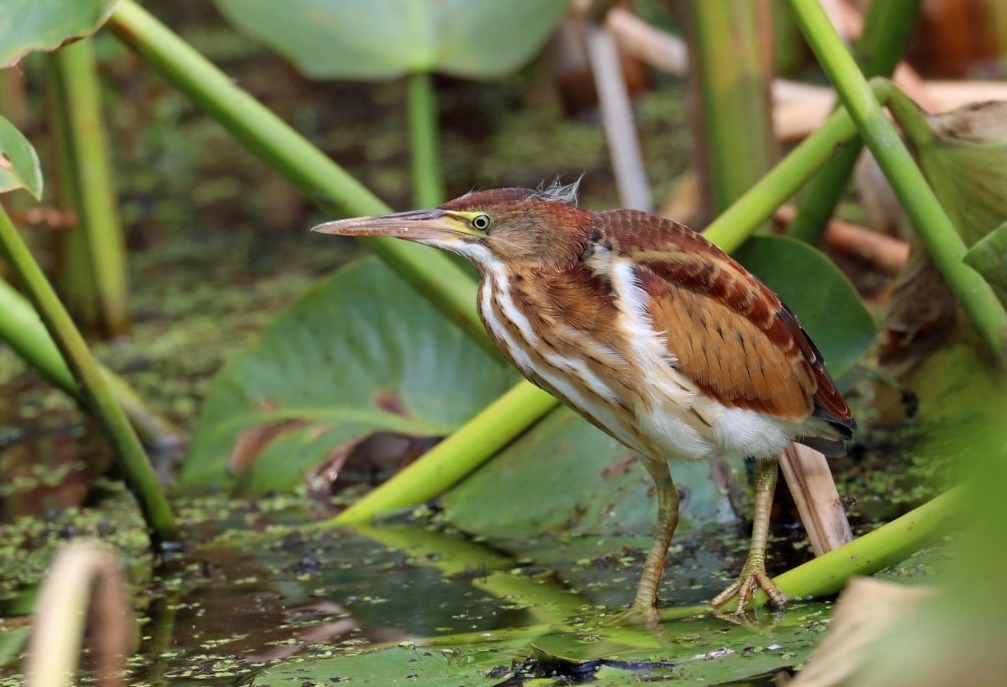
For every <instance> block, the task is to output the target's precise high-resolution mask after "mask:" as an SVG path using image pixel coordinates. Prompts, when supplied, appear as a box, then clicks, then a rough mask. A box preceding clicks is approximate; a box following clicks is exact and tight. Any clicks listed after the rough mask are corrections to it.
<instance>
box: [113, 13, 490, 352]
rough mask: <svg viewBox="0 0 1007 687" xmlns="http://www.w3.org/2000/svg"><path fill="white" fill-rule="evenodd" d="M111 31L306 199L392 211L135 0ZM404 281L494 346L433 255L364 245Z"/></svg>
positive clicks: (449, 270) (461, 275)
mask: <svg viewBox="0 0 1007 687" xmlns="http://www.w3.org/2000/svg"><path fill="white" fill-rule="evenodd" d="M108 26H109V28H110V29H111V30H112V32H113V33H115V35H116V37H118V38H119V40H121V41H122V42H123V43H124V44H125V45H127V46H128V47H129V48H130V49H132V50H134V51H135V52H136V53H137V54H138V55H140V57H142V58H143V59H144V60H145V61H146V62H147V63H148V64H149V65H150V66H151V67H153V68H154V70H155V71H157V72H158V73H159V74H160V75H161V76H162V77H163V78H164V79H165V80H167V81H168V82H169V83H171V84H172V85H173V86H174V87H175V88H177V89H178V90H180V91H181V92H182V93H184V94H185V95H187V96H188V97H189V98H191V99H192V100H193V102H195V103H196V105H198V106H199V107H200V108H202V109H203V110H204V111H205V112H207V113H208V114H209V115H210V116H212V117H214V118H215V119H216V120H217V121H219V122H220V123H221V124H222V125H223V126H224V127H225V128H226V129H227V130H228V131H230V132H231V133H232V134H233V135H234V136H235V138H237V139H238V140H239V141H241V142H242V143H244V144H245V145H246V146H247V147H248V148H249V149H250V150H251V151H252V152H254V153H255V154H256V155H258V156H259V157H261V158H262V159H263V160H265V161H266V162H267V163H268V164H269V165H270V166H271V167H272V168H273V169H275V170H276V171H278V172H279V173H280V174H282V175H283V176H285V177H286V178H287V179H288V180H289V181H290V182H291V183H293V184H294V185H295V186H297V187H298V188H300V189H301V190H302V191H303V192H304V193H305V194H306V195H307V197H308V198H311V199H312V200H313V201H315V202H317V203H319V204H321V205H323V206H325V207H328V208H332V207H333V206H337V207H339V208H341V209H342V210H343V211H344V212H345V213H347V214H349V215H371V214H383V213H386V212H388V211H389V208H388V206H387V205H385V204H384V203H382V202H381V201H380V200H379V199H378V198H377V197H375V196H374V195H373V194H372V193H371V192H370V191H368V190H367V189H366V188H365V187H364V186H363V185H361V184H360V182H358V181H357V180H356V179H354V178H353V177H352V176H350V175H349V174H348V173H347V172H346V171H345V170H343V169H342V168H341V167H339V165H337V164H336V163H335V162H333V161H332V160H330V159H329V158H328V157H326V156H325V154H323V153H322V152H321V151H320V150H318V148H316V147H315V146H314V145H312V144H311V143H310V142H309V141H308V140H307V139H305V138H304V137H303V136H301V134H299V133H297V132H296V131H294V129H292V128H291V127H290V126H289V125H288V124H286V123H285V122H283V121H282V120H281V119H280V118H279V117H277V116H276V115H275V114H273V113H272V112H270V111H269V110H268V109H267V108H266V107H264V106H263V105H262V103H260V102H258V101H257V100H255V99H254V98H253V97H252V96H250V95H248V93H246V92H245V91H243V90H241V89H240V88H238V87H237V86H236V85H235V84H234V82H233V81H232V80H231V78H230V77H228V76H227V75H226V74H224V73H223V72H221V71H220V70H219V69H217V68H216V67H215V66H213V64H211V63H210V62H209V61H208V60H207V59H206V58H204V57H203V56H202V55H200V54H199V53H197V52H196V51H195V50H193V49H192V48H191V47H190V46H189V45H188V44H187V43H186V42H185V41H183V40H182V39H181V38H179V37H178V36H176V35H175V34H174V33H172V32H171V30H170V29H168V28H167V27H166V26H164V25H163V24H162V23H160V22H159V21H157V19H155V18H154V17H152V16H151V15H150V14H149V13H148V12H147V11H146V10H144V9H143V8H142V7H140V6H139V5H137V4H136V3H135V2H134V1H133V0H121V1H120V2H119V4H118V5H116V8H115V11H114V12H113V13H112V16H111V17H110V18H109V21H108ZM362 241H363V242H364V245H366V246H367V248H368V249H370V250H371V251H373V252H374V253H375V254H377V255H378V256H379V257H380V258H381V259H382V260H384V261H385V262H386V263H387V264H388V265H389V266H390V267H391V268H392V269H393V270H395V271H396V272H397V273H398V274H399V275H400V276H402V278H404V279H405V280H406V281H408V282H409V283H410V284H412V285H413V286H414V287H415V288H416V289H417V290H418V291H420V292H421V293H423V294H424V295H426V296H427V297H428V298H430V300H431V302H433V303H434V304H435V305H436V306H437V307H438V308H440V309H441V310H442V311H443V312H445V313H446V314H447V315H448V316H449V317H451V318H452V319H454V320H455V321H457V322H458V323H459V324H460V325H461V326H462V328H463V329H464V330H465V331H466V332H468V333H469V334H470V335H471V336H472V337H473V338H474V339H476V340H477V341H479V342H480V343H481V344H482V345H484V346H485V347H486V349H487V350H493V351H495V349H494V348H493V344H492V343H491V342H490V340H489V337H488V336H487V335H486V332H485V330H484V329H483V326H482V323H481V322H480V321H479V316H478V314H477V312H476V296H475V293H476V292H475V284H474V282H473V281H472V279H471V278H470V277H469V276H468V275H467V274H466V273H465V271H464V270H462V269H461V268H460V267H459V266H457V265H455V264H454V263H452V262H451V260H450V259H449V258H448V256H447V255H445V254H443V253H440V252H438V251H437V250H436V249H433V248H427V247H425V246H420V245H417V244H414V243H409V242H406V241H399V240H396V239H388V238H371V239H362Z"/></svg>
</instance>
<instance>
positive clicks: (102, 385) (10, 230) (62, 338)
mask: <svg viewBox="0 0 1007 687" xmlns="http://www.w3.org/2000/svg"><path fill="white" fill-rule="evenodd" d="M0 253H2V255H3V257H4V258H5V259H6V260H7V262H8V264H9V265H10V267H11V269H12V270H13V271H14V273H15V274H16V275H17V276H18V279H19V280H20V281H21V284H22V286H23V288H24V290H25V292H26V293H27V294H28V295H29V297H30V298H31V301H32V302H33V303H34V305H35V309H36V311H37V312H38V313H39V316H40V317H41V318H42V321H43V323H45V326H46V328H47V329H48V330H49V333H50V335H51V336H52V338H53V340H54V341H55V342H56V345H57V346H58V347H59V350H60V352H61V353H62V354H63V359H64V360H65V361H66V363H67V366H68V367H69V368H70V370H71V371H72V372H73V374H74V377H75V378H76V379H77V381H78V383H79V385H80V390H81V397H82V398H83V399H84V402H85V404H86V405H87V407H88V409H89V410H91V412H92V413H93V414H94V416H95V418H96V419H97V420H98V422H99V424H100V425H101V427H102V429H103V430H104V432H105V435H106V436H107V437H108V440H109V443H111V444H112V447H113V449H114V451H115V455H116V459H117V460H118V463H119V466H120V468H121V469H122V471H123V474H124V475H125V478H126V482H127V484H129V486H130V488H131V489H132V491H133V494H134V495H135V496H136V498H137V500H138V501H139V504H140V510H141V511H142V512H143V516H144V519H145V520H146V522H147V525H148V527H150V529H151V531H152V533H153V536H152V539H153V544H154V546H155V548H156V547H159V545H160V544H161V543H162V542H163V541H166V540H174V539H175V538H176V537H177V535H178V530H177V527H176V525H175V520H174V517H173V516H172V513H171V508H170V507H169V506H168V501H167V499H166V498H165V496H164V493H163V492H162V491H161V485H160V484H158V482H157V478H156V477H155V476H154V471H153V470H152V469H151V466H150V463H149V462H148V461H147V456H146V455H145V454H144V452H143V447H142V446H141V445H140V441H139V439H138V438H137V436H136V434H135V433H134V432H133V428H132V427H131V426H130V424H129V421H128V420H127V419H126V415H125V414H124V413H123V411H122V409H121V408H120V407H119V405H118V403H116V399H115V396H114V394H113V393H112V391H111V389H110V387H109V385H108V384H107V383H106V381H105V376H104V375H103V374H102V372H101V368H100V367H99V366H98V363H97V362H96V361H95V360H94V358H93V357H91V352H90V351H89V350H88V348H87V344H85V343H84V338H83V337H82V336H81V335H80V332H79V331H78V330H77V328H76V327H75V326H74V324H73V320H71V319H70V315H69V314H68V313H67V311H66V309H65V308H64V307H63V304H62V303H60V301H59V298H57V296H56V293H55V292H54V291H53V289H52V286H51V285H50V284H49V282H48V281H47V280H46V278H45V275H44V274H42V270H41V268H40V267H39V266H38V263H36V262H35V260H34V258H32V256H31V253H30V252H29V251H28V248H27V246H25V244H24V241H23V240H22V239H21V236H20V234H18V232H17V230H16V229H15V228H14V225H13V224H12V223H11V221H10V218H9V217H8V216H7V213H6V212H5V211H4V210H2V209H0Z"/></svg>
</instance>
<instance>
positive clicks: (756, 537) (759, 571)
mask: <svg viewBox="0 0 1007 687" xmlns="http://www.w3.org/2000/svg"><path fill="white" fill-rule="evenodd" d="M776 473H777V466H776V460H775V459H767V458H756V459H755V517H754V519H753V523H752V542H751V544H750V546H749V549H748V559H747V560H746V561H745V565H744V567H743V568H742V569H741V574H740V575H738V579H737V580H735V582H734V584H732V585H731V586H730V587H728V588H727V589H725V590H724V591H722V592H721V593H720V594H718V595H717V596H716V598H715V599H714V600H713V601H711V602H710V604H711V605H712V606H714V607H717V606H723V605H724V604H725V603H727V602H728V601H730V600H731V599H733V598H734V597H737V598H738V612H739V613H740V612H744V610H745V607H746V606H747V605H748V602H749V600H750V599H751V597H752V594H753V593H754V592H755V590H756V589H757V588H759V587H761V588H762V589H763V591H765V592H766V594H768V595H769V599H770V601H772V603H773V605H774V606H776V607H777V608H780V609H782V608H784V607H785V606H786V602H785V601H784V600H783V594H782V593H781V592H780V590H779V589H778V588H777V587H776V585H775V584H773V581H772V580H771V579H769V575H767V574H766V541H767V540H768V539H769V514H770V511H771V510H772V508H773V492H774V491H775V489H776Z"/></svg>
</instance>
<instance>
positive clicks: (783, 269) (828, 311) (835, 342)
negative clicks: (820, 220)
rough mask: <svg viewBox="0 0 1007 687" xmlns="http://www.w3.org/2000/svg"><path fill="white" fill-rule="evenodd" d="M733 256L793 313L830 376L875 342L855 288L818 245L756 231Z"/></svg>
mask: <svg viewBox="0 0 1007 687" xmlns="http://www.w3.org/2000/svg"><path fill="white" fill-rule="evenodd" d="M734 257H735V258H737V260H738V261H739V262H740V263H741V264H743V265H744V266H745V267H747V268H748V269H749V270H751V271H752V272H753V273H754V274H755V275H756V276H758V277H759V279H761V280H762V281H763V283H765V284H766V285H767V286H769V287H770V288H771V289H773V290H774V291H776V293H777V294H779V296H780V298H781V299H782V300H783V302H784V303H786V304H787V305H788V306H790V309H791V310H793V311H794V313H796V315H797V318H798V319H799V320H800V321H801V326H803V327H804V329H805V331H807V332H808V334H809V335H810V336H811V338H812V340H813V341H814V342H815V345H816V346H817V347H818V349H819V350H820V351H821V352H822V355H823V356H824V357H825V361H826V363H827V365H828V368H829V372H830V373H832V375H833V376H834V377H838V376H839V375H841V374H843V372H845V371H846V370H848V369H849V368H850V366H852V365H853V364H854V363H856V362H857V361H858V360H860V358H861V356H863V355H864V353H865V352H867V349H868V348H870V346H871V344H872V343H873V342H874V336H875V333H876V327H875V325H874V320H873V318H871V314H870V313H869V312H867V309H866V308H865V307H864V304H863V302H862V301H861V300H860V297H859V296H858V295H857V291H856V289H854V288H853V285H852V284H850V282H849V281H848V280H847V279H846V277H845V276H843V273H842V272H840V271H839V269H838V268H837V267H836V266H835V265H834V264H833V263H832V261H831V260H829V259H828V258H827V257H825V256H824V255H823V254H822V253H821V252H820V251H818V250H817V249H815V248H812V247H811V246H809V245H808V244H806V243H804V242H803V241H797V240H794V239H790V238H785V237H782V236H757V237H753V238H750V239H749V240H748V241H746V242H745V244H744V245H743V246H742V247H741V248H740V249H739V250H737V251H736V252H735V254H734Z"/></svg>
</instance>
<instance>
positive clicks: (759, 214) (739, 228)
mask: <svg viewBox="0 0 1007 687" xmlns="http://www.w3.org/2000/svg"><path fill="white" fill-rule="evenodd" d="M883 88H885V85H883V84H882V85H880V86H879V89H883ZM855 132H856V128H855V127H854V126H853V120H852V119H850V116H849V115H848V114H847V113H846V112H845V111H844V110H837V111H836V112H833V113H832V115H831V116H829V118H828V119H827V120H825V123H824V124H822V126H820V127H819V128H818V130H817V131H816V132H815V133H813V134H812V135H811V136H809V137H808V138H806V139H804V141H802V142H801V144H800V145H798V146H797V147H796V148H794V149H793V150H792V151H790V154H789V155H787V156H786V157H785V158H784V159H783V160H782V161H781V162H780V163H779V164H778V165H776V166H775V167H773V169H771V170H770V171H769V172H768V173H767V174H766V175H765V176H764V177H762V179H760V180H759V181H758V182H756V184H755V185H754V186H752V187H751V188H750V189H749V190H748V191H747V192H746V193H745V194H744V195H743V196H741V197H740V198H738V200H736V201H735V202H734V203H733V204H732V205H731V206H730V207H729V208H727V209H726V210H725V211H724V212H722V213H721V214H720V215H719V216H718V217H717V218H716V219H715V220H713V221H712V222H711V223H710V224H709V225H708V226H707V227H706V229H705V230H704V231H703V236H705V237H706V238H708V239H710V240H711V241H713V242H714V243H716V244H717V245H718V246H720V247H721V248H722V249H723V250H724V251H725V252H727V253H731V252H733V251H735V250H737V248H738V247H739V246H741V244H742V243H744V242H745V240H746V239H747V238H748V237H749V236H751V235H752V234H753V233H754V232H755V231H756V229H758V227H759V225H761V224H762V223H763V222H765V221H766V220H768V219H769V218H770V217H772V216H773V213H774V212H776V209H777V208H778V207H780V206H781V205H783V203H785V202H786V201H787V199H788V198H790V197H791V196H793V195H794V194H795V193H797V191H798V189H800V188H801V186H802V185H803V184H804V183H805V181H807V179H808V177H809V176H810V175H811V174H812V173H814V171H815V170H816V169H819V168H820V167H821V166H822V165H824V164H825V163H826V162H828V161H829V160H830V159H832V156H833V155H834V154H835V152H836V148H837V147H839V146H842V145H843V144H844V143H845V142H846V141H848V140H849V139H850V138H851V137H852V136H853V134H854V133H855Z"/></svg>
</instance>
